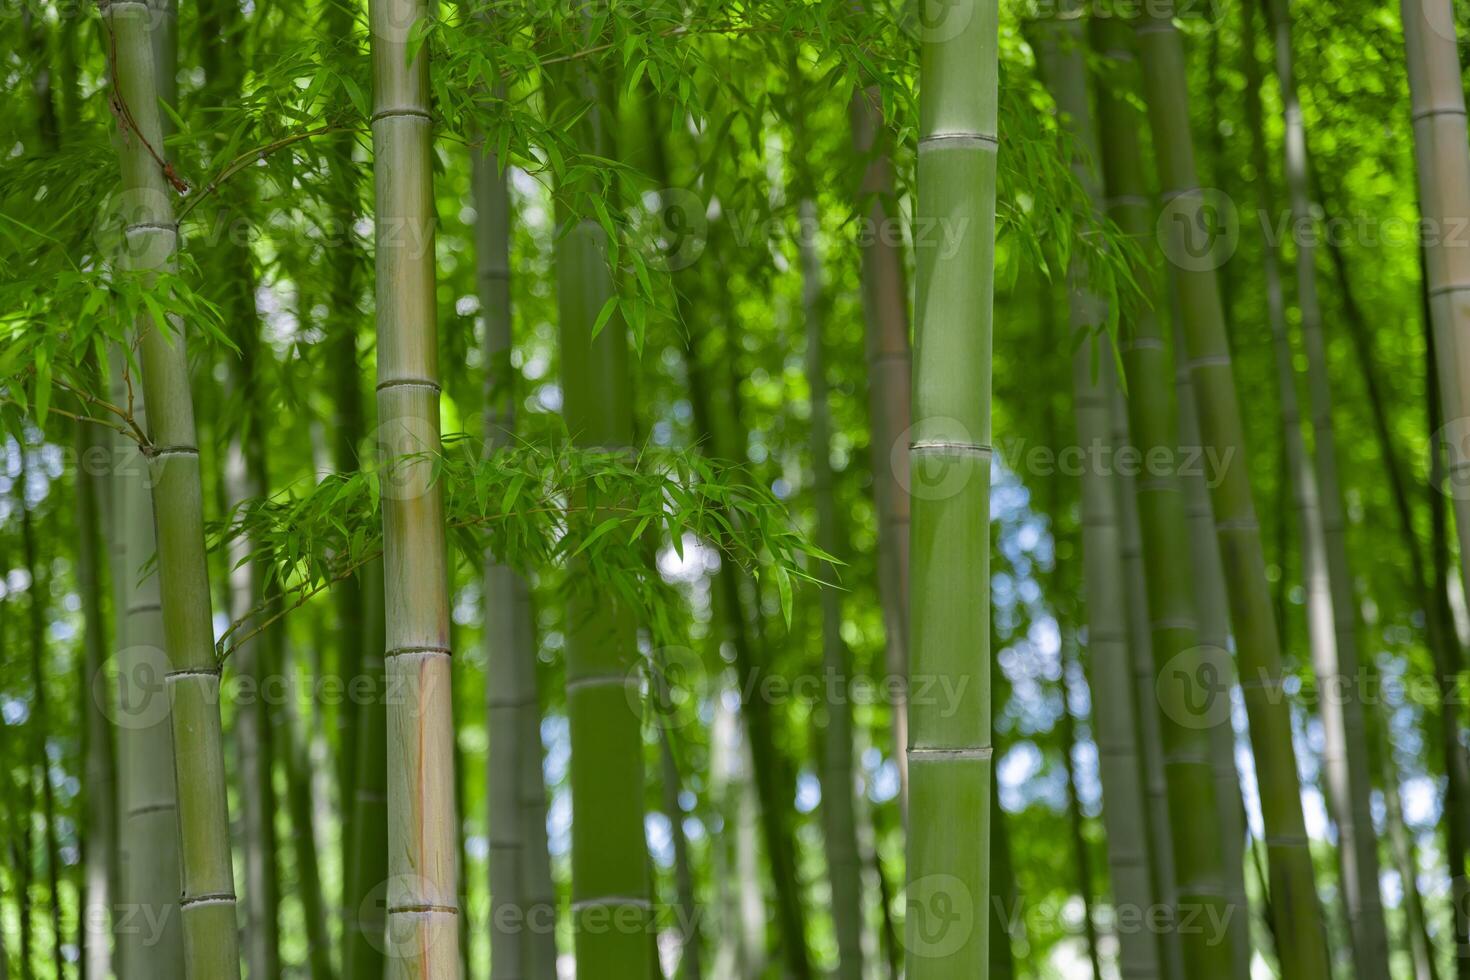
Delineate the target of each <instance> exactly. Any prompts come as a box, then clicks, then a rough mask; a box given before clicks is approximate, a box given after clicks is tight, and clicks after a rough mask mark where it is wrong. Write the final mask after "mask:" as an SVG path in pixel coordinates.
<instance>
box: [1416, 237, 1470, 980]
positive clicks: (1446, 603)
mask: <svg viewBox="0 0 1470 980" xmlns="http://www.w3.org/2000/svg"><path fill="white" fill-rule="evenodd" d="M1419 254H1420V262H1421V267H1423V272H1424V274H1423V275H1422V276H1421V278H1422V280H1423V286H1424V289H1423V296H1424V305H1425V308H1426V315H1425V317H1424V319H1423V323H1424V352H1425V357H1426V360H1427V361H1428V363H1427V364H1426V365H1425V367H1426V370H1425V372H1424V373H1425V385H1424V391H1425V396H1426V397H1425V401H1426V408H1427V411H1426V413H1425V414H1426V417H1427V421H1428V423H1429V425H1428V429H1429V431H1430V432H1431V433H1436V434H1437V433H1440V431H1441V428H1442V426H1441V423H1442V422H1443V421H1444V415H1443V408H1442V405H1443V404H1445V403H1447V402H1448V400H1449V399H1450V398H1452V397H1458V396H1452V395H1442V394H1441V392H1440V390H1439V371H1438V370H1436V369H1437V368H1438V367H1439V365H1440V364H1441V361H1440V359H1439V358H1438V357H1437V356H1436V355H1437V353H1438V351H1437V349H1436V344H1437V341H1438V338H1437V336H1436V330H1435V329H1434V325H1433V322H1432V321H1433V319H1434V318H1433V316H1432V315H1429V313H1428V310H1429V307H1430V306H1431V303H1432V300H1431V295H1430V292H1429V276H1428V274H1427V265H1428V252H1427V250H1425V249H1421V250H1420V253H1419ZM1441 441H1442V438H1441V437H1440V436H1438V435H1432V436H1431V437H1430V456H1429V460H1430V463H1429V487H1428V490H1429V545H1430V547H1429V556H1430V575H1431V586H1432V593H1433V596H1434V605H1433V606H1431V607H1430V611H1429V623H1430V624H1431V628H1433V625H1434V624H1436V623H1437V624H1438V628H1439V629H1440V630H1441V631H1442V633H1443V635H1445V636H1446V637H1451V636H1454V635H1455V630H1454V627H1453V612H1452V610H1451V609H1450V597H1449V592H1450V587H1451V585H1450V582H1451V576H1450V570H1449V569H1450V540H1449V539H1450V531H1449V526H1448V525H1449V520H1448V518H1449V515H1448V513H1447V508H1446V507H1445V476H1446V474H1445V462H1446V460H1445V456H1446V450H1445V447H1444V446H1442V445H1441V444H1440V443H1441ZM1450 642H1453V643H1454V644H1455V647H1456V650H1455V652H1459V645H1458V640H1457V639H1456V640H1454V641H1449V642H1446V643H1445V644H1444V645H1442V646H1437V647H1435V648H1434V653H1435V654H1436V656H1435V673H1436V674H1438V675H1439V682H1440V692H1441V699H1442V701H1441V704H1442V705H1443V710H1442V711H1441V714H1440V726H1439V728H1440V738H1441V739H1442V743H1441V744H1442V746H1443V750H1442V751H1443V755H1444V766H1445V771H1446V773H1447V774H1448V778H1447V779H1446V780H1445V804H1444V809H1445V813H1446V815H1447V817H1448V818H1449V819H1447V820H1445V821H1444V824H1445V857H1446V858H1447V859H1448V864H1449V867H1450V900H1451V912H1450V916H1451V918H1450V922H1451V927H1452V930H1453V934H1454V942H1455V954H1456V955H1455V967H1456V975H1457V976H1458V977H1459V978H1460V980H1465V978H1467V977H1470V879H1467V878H1466V876H1465V875H1464V873H1463V871H1464V867H1465V860H1466V853H1467V850H1470V825H1467V823H1466V822H1465V816H1466V813H1465V807H1466V805H1467V803H1470V794H1467V793H1466V789H1465V787H1466V785H1467V783H1470V776H1467V773H1466V768H1467V766H1466V755H1465V747H1464V743H1462V742H1461V741H1460V726H1459V722H1458V720H1457V718H1456V714H1457V712H1455V711H1453V710H1451V707H1452V705H1454V704H1455V702H1456V701H1457V700H1458V695H1457V692H1458V690H1459V683H1458V673H1457V670H1456V663H1457V662H1458V659H1459V658H1458V657H1457V658H1455V659H1454V660H1451V656H1450V655H1451V649H1450Z"/></svg>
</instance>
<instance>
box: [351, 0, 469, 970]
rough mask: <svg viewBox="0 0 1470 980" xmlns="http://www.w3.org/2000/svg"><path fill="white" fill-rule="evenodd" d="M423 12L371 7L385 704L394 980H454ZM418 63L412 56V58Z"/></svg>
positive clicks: (387, 0)
mask: <svg viewBox="0 0 1470 980" xmlns="http://www.w3.org/2000/svg"><path fill="white" fill-rule="evenodd" d="M428 17H429V6H428V3H427V2H426V0H372V2H371V4H370V5H369V25H370V29H371V32H372V59H373V81H374V86H373V121H372V129H373V158H374V161H375V162H374V166H373V175H374V180H375V185H376V195H375V196H376V205H377V206H376V218H375V228H376V239H377V280H376V281H377V335H378V387H377V390H378V431H379V438H378V445H379V451H380V454H381V456H382V460H383V465H384V470H383V489H382V507H383V592H384V603H385V609H386V615H385V617H384V619H385V623H386V628H387V644H386V647H387V649H386V652H385V655H384V660H385V662H386V666H385V670H384V673H385V677H386V681H387V686H386V688H385V691H386V692H387V694H388V698H387V700H388V705H387V712H386V716H387V718H386V722H387V733H388V736H387V773H388V776H387V778H388V882H387V895H386V898H385V901H386V911H387V936H388V940H387V943H386V949H385V952H386V955H387V975H388V977H389V978H390V980H420V978H422V980H457V978H458V977H459V976H460V956H459V941H458V934H459V929H460V925H461V923H460V909H459V867H458V863H459V861H458V840H459V834H458V830H457V828H456V826H455V804H454V776H453V758H454V722H453V717H452V707H451V706H452V704H453V699H452V696H451V689H450V685H451V679H450V678H451V669H450V649H449V602H448V571H447V568H446V556H445V541H444V504H443V498H442V496H441V492H440V488H439V486H438V485H437V483H435V482H434V481H433V480H432V478H431V477H432V470H433V466H434V463H433V461H432V459H430V458H429V456H431V455H432V454H435V453H437V452H438V451H439V448H440V444H439V365H438V353H439V351H438V330H437V325H436V322H435V314H436V310H435V299H434V218H435V215H434V196H433V170H432V148H431V141H432V135H433V133H432V126H431V120H430V115H429V60H428V54H427V50H426V48H425V46H420V45H413V46H412V48H411V47H410V41H411V39H412V36H413V32H414V30H415V28H417V27H422V26H423V24H424V23H425V22H426V20H427V18H428ZM411 50H412V51H413V52H414V53H413V57H412V58H410V57H409V54H410V51H411Z"/></svg>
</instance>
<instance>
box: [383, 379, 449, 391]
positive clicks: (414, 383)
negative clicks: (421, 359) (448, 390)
mask: <svg viewBox="0 0 1470 980" xmlns="http://www.w3.org/2000/svg"><path fill="white" fill-rule="evenodd" d="M388 388H432V389H434V390H435V391H439V390H440V387H439V382H437V381H431V380H430V379H428V378H390V379H389V380H387V381H379V382H378V388H377V390H378V391H385V390H387V389H388Z"/></svg>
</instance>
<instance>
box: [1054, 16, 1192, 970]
mask: <svg viewBox="0 0 1470 980" xmlns="http://www.w3.org/2000/svg"><path fill="white" fill-rule="evenodd" d="M1076 11H1077V5H1076V4H1075V3H1065V4H1063V5H1062V6H1061V7H1060V8H1059V9H1058V12H1057V16H1055V17H1052V18H1047V19H1045V20H1040V21H1038V22H1037V23H1036V24H1035V26H1034V32H1035V37H1036V41H1037V43H1036V45H1035V48H1036V55H1037V62H1038V65H1039V67H1040V69H1041V72H1042V76H1043V78H1044V79H1045V81H1046V84H1047V86H1048V88H1050V90H1051V92H1052V97H1053V98H1054V99H1055V101H1056V104H1057V109H1058V111H1059V112H1060V114H1061V116H1062V125H1063V126H1064V127H1065V128H1066V129H1067V130H1068V131H1069V132H1070V133H1071V134H1072V136H1073V138H1074V139H1075V141H1076V147H1077V151H1078V153H1077V159H1076V160H1075V161H1074V164H1073V171H1074V173H1075V174H1076V175H1077V177H1078V179H1079V181H1081V183H1082V186H1083V187H1084V188H1085V189H1086V190H1087V191H1088V193H1089V195H1090V196H1091V197H1092V199H1093V200H1097V196H1098V191H1099V188H1098V186H1097V185H1098V180H1097V177H1096V175H1095V174H1094V173H1093V171H1092V166H1093V161H1094V160H1096V159H1097V145H1096V143H1097V141H1096V137H1095V135H1094V128H1093V121H1092V110H1091V108H1090V106H1089V105H1088V97H1087V78H1086V67H1085V61H1084V54H1085V50H1084V48H1083V22H1082V21H1081V20H1080V19H1078V17H1077V16H1076ZM1087 276H1088V269H1087V267H1086V265H1085V262H1084V260H1081V259H1079V258H1076V257H1075V256H1074V258H1073V259H1072V262H1071V267H1070V268H1069V270H1068V273H1067V278H1068V307H1069V313H1070V319H1071V326H1072V332H1073V341H1072V342H1073V345H1074V346H1075V348H1076V350H1075V353H1074V354H1073V364H1072V390H1073V404H1074V411H1075V414H1076V420H1077V440H1078V443H1079V444H1080V445H1082V446H1083V447H1092V446H1108V445H1111V443H1112V439H1113V425H1112V413H1113V410H1114V407H1115V406H1114V399H1113V389H1114V388H1115V387H1116V384H1117V379H1116V375H1115V373H1114V369H1113V361H1112V359H1111V357H1109V356H1108V354H1107V353H1106V352H1104V351H1099V350H1098V347H1097V345H1099V344H1106V343H1107V340H1106V338H1105V337H1104V336H1101V335H1099V332H1098V331H1099V330H1100V328H1101V327H1102V324H1103V317H1104V314H1105V312H1106V310H1105V309H1104V307H1103V305H1102V302H1101V301H1100V300H1099V299H1098V297H1097V296H1095V295H1094V294H1093V293H1092V292H1091V291H1090V290H1089V289H1088V288H1087ZM1088 451H1089V452H1090V449H1089V450H1088ZM1081 483H1082V486H1081V500H1082V557H1083V569H1082V574H1083V584H1084V586H1085V588H1086V594H1087V653H1088V659H1089V662H1088V675H1087V676H1088V684H1089V686H1090V688H1091V691H1092V699H1091V701H1092V710H1093V721H1094V726H1095V728H1096V732H1095V737H1096V740H1097V750H1098V766H1099V776H1100V778H1101V780H1102V787H1103V811H1102V816H1103V825H1104V827H1105V828H1106V830H1107V840H1108V845H1107V856H1108V867H1109V870H1110V872H1111V876H1112V885H1113V901H1114V902H1115V903H1116V905H1117V906H1118V907H1119V908H1126V909H1130V910H1131V909H1146V908H1152V907H1153V906H1154V905H1155V903H1156V902H1157V901H1158V897H1157V896H1156V894H1155V892H1154V880H1153V874H1152V861H1151V858H1150V851H1149V839H1148V832H1149V820H1148V817H1147V812H1146V808H1147V800H1146V796H1145V786H1144V778H1143V777H1144V773H1143V769H1142V766H1141V762H1142V760H1141V758H1140V754H1139V746H1138V738H1137V731H1136V728H1135V725H1134V721H1135V718H1136V715H1137V709H1138V707H1139V705H1137V704H1136V700H1137V699H1136V697H1135V694H1136V693H1137V692H1136V691H1135V690H1134V685H1133V684H1132V678H1133V669H1132V665H1131V664H1130V663H1129V648H1128V646H1129V645H1128V624H1127V621H1126V614H1127V607H1126V599H1125V596H1124V591H1125V589H1126V587H1127V585H1128V584H1129V583H1128V579H1127V578H1126V576H1125V574H1124V571H1123V562H1122V558H1123V549H1122V534H1121V531H1120V528H1119V521H1118V513H1117V511H1118V494H1117V489H1118V488H1117V487H1116V485H1115V481H1114V480H1113V479H1111V478H1110V475H1109V474H1108V473H1106V472H1105V471H1102V470H1099V469H1096V468H1089V469H1087V470H1086V471H1085V472H1084V473H1083V475H1082V481H1081ZM1143 707H1144V708H1147V709H1149V710H1152V707H1153V702H1152V700H1150V701H1148V702H1146V703H1145V704H1144V705H1143ZM1069 751H1070V746H1069ZM1118 943H1119V951H1118V968H1119V970H1120V971H1121V973H1122V975H1123V976H1124V977H1126V978H1129V980H1134V978H1138V980H1145V978H1159V977H1163V976H1164V975H1165V974H1164V972H1163V967H1162V964H1161V959H1160V944H1159V943H1158V942H1157V941H1156V937H1155V936H1153V935H1152V934H1150V933H1149V932H1147V931H1144V930H1132V931H1124V932H1122V933H1120V934H1119V936H1118Z"/></svg>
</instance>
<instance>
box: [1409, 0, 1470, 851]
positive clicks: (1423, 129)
mask: <svg viewBox="0 0 1470 980" xmlns="http://www.w3.org/2000/svg"><path fill="white" fill-rule="evenodd" d="M1402 11H1403V20H1404V47H1405V50H1406V55H1407V59H1408V64H1409V92H1410V96H1411V99H1412V102H1413V118H1414V154H1415V161H1416V165H1417V168H1418V174H1419V209H1420V211H1421V213H1422V214H1423V217H1424V220H1425V221H1426V222H1429V223H1430V224H1431V225H1432V226H1433V227H1434V228H1436V229H1438V230H1439V234H1436V235H1433V236H1431V237H1430V239H1429V240H1427V241H1426V243H1425V246H1424V252H1425V261H1426V272H1427V274H1428V280H1429V306H1430V316H1431V320H1432V322H1433V324H1434V331H1435V347H1436V350H1437V351H1438V357H1439V370H1440V393H1441V396H1442V397H1443V398H1444V420H1445V425H1446V430H1447V432H1448V433H1449V434H1451V435H1461V434H1463V432H1464V429H1465V426H1466V419H1465V414H1464V412H1465V407H1464V401H1463V399H1464V397H1465V396H1464V394H1463V393H1464V392H1465V391H1470V249H1463V248H1455V247H1454V246H1453V243H1452V242H1451V243H1447V242H1446V239H1448V238H1450V237H1451V236H1450V235H1449V234H1448V233H1447V232H1446V231H1445V229H1452V228H1455V227H1459V226H1460V225H1462V224H1463V223H1464V221H1465V220H1466V219H1467V218H1470V149H1467V142H1470V137H1467V129H1466V121H1465V92H1464V89H1463V88H1462V87H1461V83H1460V59H1459V50H1458V48H1457V47H1456V40H1455V18H1454V10H1453V8H1452V6H1451V4H1450V3H1449V2H1448V0H1402ZM1447 441H1448V443H1449V451H1450V454H1451V455H1450V461H1449V477H1450V486H1451V491H1452V498H1453V500H1454V508H1455V527H1456V530H1457V531H1458V533H1459V539H1460V562H1461V575H1462V577H1463V578H1465V579H1466V580H1470V493H1467V492H1466V490H1465V488H1466V487H1467V486H1470V457H1467V456H1466V453H1465V445H1464V443H1465V442H1466V440H1464V439H1463V438H1450V439H1448V440H1447ZM1459 877H1463V875H1459Z"/></svg>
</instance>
